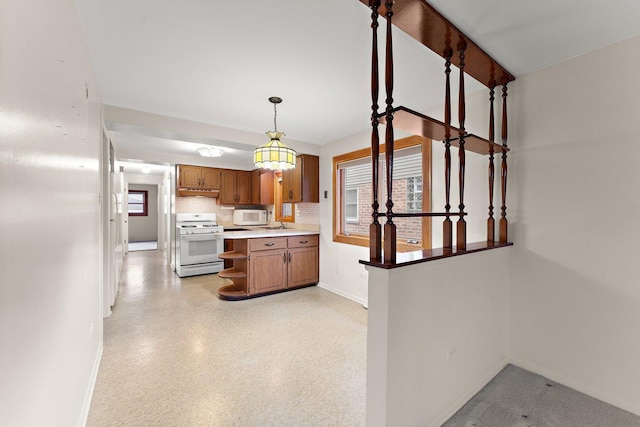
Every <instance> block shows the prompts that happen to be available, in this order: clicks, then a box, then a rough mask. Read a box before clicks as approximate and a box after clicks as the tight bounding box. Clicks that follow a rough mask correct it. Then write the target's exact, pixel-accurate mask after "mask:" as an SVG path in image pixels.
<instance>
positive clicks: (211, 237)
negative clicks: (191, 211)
mask: <svg viewBox="0 0 640 427" xmlns="http://www.w3.org/2000/svg"><path fill="white" fill-rule="evenodd" d="M182 238H183V239H184V240H186V241H198V240H215V239H221V237H220V236H216V235H214V234H183V235H182Z"/></svg>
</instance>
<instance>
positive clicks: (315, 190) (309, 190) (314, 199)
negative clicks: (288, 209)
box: [299, 155, 320, 203]
mask: <svg viewBox="0 0 640 427" xmlns="http://www.w3.org/2000/svg"><path fill="white" fill-rule="evenodd" d="M301 161H302V162H301V164H300V173H301V174H302V176H301V177H300V186H301V187H302V188H301V189H300V190H299V191H300V193H301V196H300V199H301V201H303V202H307V203H318V202H320V158H319V157H318V156H311V155H303V156H302V159H301Z"/></svg>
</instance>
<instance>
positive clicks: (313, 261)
mask: <svg viewBox="0 0 640 427" xmlns="http://www.w3.org/2000/svg"><path fill="white" fill-rule="evenodd" d="M318 255H319V254H318V247H317V246H315V247H312V248H296V249H289V263H288V269H287V278H288V281H287V287H289V288H293V287H297V286H303V285H307V284H309V283H318V278H319V272H320V269H319V267H318Z"/></svg>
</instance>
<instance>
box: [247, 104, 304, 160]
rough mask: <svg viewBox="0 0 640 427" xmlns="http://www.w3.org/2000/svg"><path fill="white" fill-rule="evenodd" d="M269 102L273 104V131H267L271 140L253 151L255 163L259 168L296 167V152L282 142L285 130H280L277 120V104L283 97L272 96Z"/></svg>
mask: <svg viewBox="0 0 640 427" xmlns="http://www.w3.org/2000/svg"><path fill="white" fill-rule="evenodd" d="M269 102H271V103H272V104H273V131H267V132H265V133H266V134H267V136H269V138H270V141H269V142H267V143H266V144H264V145H261V146H260V147H258V148H256V149H255V150H254V151H253V164H254V165H255V167H257V168H264V169H279V170H286V169H293V168H295V167H296V152H295V150H293V149H291V148H289V147H287V146H286V145H284V144H283V143H282V142H280V138H281V137H283V136H284V132H278V124H277V122H276V118H277V115H278V112H277V109H276V106H277V105H278V104H279V103H281V102H282V98H278V97H277V96H272V97H271V98H269Z"/></svg>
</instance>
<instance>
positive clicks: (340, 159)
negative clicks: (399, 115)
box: [332, 136, 431, 252]
mask: <svg viewBox="0 0 640 427" xmlns="http://www.w3.org/2000/svg"><path fill="white" fill-rule="evenodd" d="M393 145H394V150H402V149H404V148H409V147H415V146H418V145H422V192H423V194H422V211H423V212H429V211H430V210H431V140H430V139H428V138H424V137H421V136H409V137H407V138H402V139H399V140H397V141H394V144H393ZM384 152H385V144H380V154H383V153H384ZM363 157H371V147H369V148H362V149H359V150H355V151H351V152H349V153H345V154H341V155H338V156H335V157H334V158H333V230H332V234H333V241H334V242H337V243H344V244H348V245H355V246H363V247H367V248H368V247H369V235H368V234H367V235H364V234H350V235H345V234H342V233H341V232H340V218H338V207H339V206H342V205H343V201H344V200H343V198H344V195H343V194H342V191H341V189H342V188H344V185H343V184H344V182H342V181H341V182H337V176H338V173H337V172H338V165H339V164H341V163H344V162H347V161H351V160H357V159H361V158H363ZM380 178H381V181H382V177H380ZM343 179H344V176H342V175H341V180H343ZM425 189H427V190H428V192H429V194H428V197H425V194H424V193H425ZM378 202H379V203H380V212H384V211H385V210H386V208H385V207H384V203H385V200H379V201H378ZM372 212H373V211H372ZM380 219H381V222H382V220H384V218H380ZM369 220H370V222H371V217H369ZM396 246H397V250H398V252H411V251H415V250H417V249H431V218H423V219H422V240H421V246H420V248H416V245H412V244H407V243H405V242H397V243H396Z"/></svg>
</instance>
